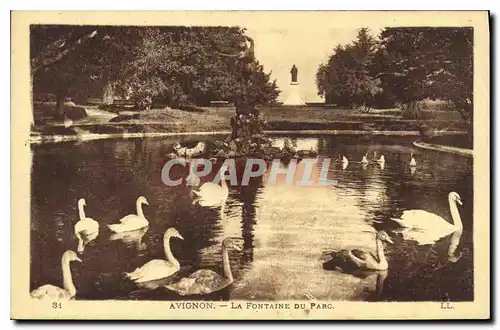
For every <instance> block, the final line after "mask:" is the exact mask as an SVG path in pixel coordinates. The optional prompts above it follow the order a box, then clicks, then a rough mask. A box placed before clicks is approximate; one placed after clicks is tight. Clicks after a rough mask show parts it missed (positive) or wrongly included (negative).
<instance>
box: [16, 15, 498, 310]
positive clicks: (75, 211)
mask: <svg viewBox="0 0 500 330" xmlns="http://www.w3.org/2000/svg"><path fill="white" fill-rule="evenodd" d="M489 43H490V41H489V13H488V12H486V11H475V12H472V11H471V12H466V11H462V12H453V11H450V12H402V11H398V12H390V11H387V12H333V11H331V12H328V11H322V12H314V11H307V12H291V11H290V12H287V11H283V12H277V11H275V12H265V11H262V12H257V11H254V12H238V11H228V12H222V11H215V12H201V11H191V12H190V11H177V12H175V11H169V12H161V11H158V12H153V11H151V12H140V11H138V12H124V11H122V12H112V11H109V12H99V11H88V12H86V11H82V12H76V11H75V12H73V11H71V12H51V11H46V12H13V13H12V49H11V51H12V77H11V79H12V110H11V114H12V124H11V125H12V149H11V150H12V164H11V166H12V173H11V175H12V183H11V187H12V188H11V189H12V219H11V224H12V231H11V241H12V250H11V254H12V263H11V274H12V280H11V317H12V318H14V319H56V320H57V319H86V320H88V319H114V320H130V319H135V320H151V319H156V320H178V319H184V320H200V319H218V320H236V319H241V320H257V319H259V320H260V319H269V320H284V319H289V320H305V319H307V320H362V319H371V320H380V319H385V320H413V319H489V318H490V204H489V203H490V181H489V179H490V176H489V173H490V168H489V164H490V154H489V141H490V132H489V128H490V122H489V121H490V118H489V113H490V104H489V100H490V96H489V95H490V94H489V93H490V86H489V81H490V67H489V48H490V44H489Z"/></svg>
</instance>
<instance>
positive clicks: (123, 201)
mask: <svg viewBox="0 0 500 330" xmlns="http://www.w3.org/2000/svg"><path fill="white" fill-rule="evenodd" d="M290 138H291V141H292V142H293V143H294V144H295V145H296V146H297V147H299V148H305V149H310V148H314V149H316V150H317V151H318V153H319V155H320V158H322V157H330V158H332V163H331V164H330V166H329V169H328V174H327V176H328V179H330V180H332V182H334V184H333V185H330V186H322V185H315V186H300V185H288V184H285V183H284V182H283V180H281V181H280V180H278V181H277V183H276V184H267V183H266V182H265V180H254V181H252V184H251V185H249V186H245V187H230V192H229V196H228V199H227V202H226V204H225V206H224V208H223V209H220V208H215V209H211V208H206V207H202V206H199V205H193V203H192V201H193V195H192V193H190V189H189V188H188V187H186V186H184V185H181V186H176V187H171V186H167V185H165V184H164V183H163V182H162V180H161V171H162V168H163V165H164V163H165V160H166V159H167V158H166V155H167V154H168V153H170V152H172V146H173V144H174V143H176V142H177V141H178V140H177V139H174V138H168V139H166V138H146V139H128V140H126V139H123V140H100V141H89V142H79V143H73V142H68V143H59V144H45V145H33V147H32V148H33V163H32V184H31V187H32V198H31V215H32V219H31V274H30V275H31V277H30V278H31V281H30V285H31V289H35V288H37V287H38V286H40V285H43V284H47V283H50V284H54V285H57V286H62V283H61V282H62V278H61V266H60V264H61V255H62V253H63V252H64V251H65V250H75V251H76V247H77V240H76V238H75V235H74V232H73V226H74V224H75V223H76V222H77V221H78V208H77V201H78V199H79V198H85V200H86V205H87V206H86V208H85V210H86V214H87V216H89V217H91V218H93V219H96V220H97V221H99V223H100V224H101V229H100V233H99V236H98V237H97V239H96V240H94V241H93V242H90V243H89V244H88V245H87V246H86V248H85V251H84V252H83V254H82V256H81V259H82V260H83V263H81V264H80V263H72V264H71V267H72V274H73V280H74V283H75V286H76V288H77V295H76V299H91V300H101V299H146V300H176V299H190V300H192V299H210V300H212V299H216V300H227V299H245V300H250V299H253V300H290V299H300V300H303V299H317V300H355V301H466V300H469V301H470V300H473V242H472V230H473V219H472V214H473V205H472V204H473V178H472V159H469V158H464V157H460V156H456V155H452V154H445V153H436V152H433V151H427V150H425V151H424V150H419V149H415V148H414V147H413V146H412V141H413V140H414V138H413V137H368V136H359V137H352V136H317V137H299V136H297V137H294V136H291V137H290ZM199 139H207V138H206V137H203V138H201V137H200V138H199ZM208 140H210V139H208ZM180 141H181V142H182V143H194V142H196V141H199V140H198V139H197V138H195V137H191V138H190V139H188V140H187V139H185V138H181V139H180ZM274 141H275V144H276V145H280V144H283V138H281V137H276V138H275V140H274ZM373 152H377V154H378V155H381V154H383V155H384V157H385V160H386V162H385V166H383V167H381V166H379V164H377V163H373V164H369V165H367V166H365V165H363V164H361V163H360V162H359V161H360V160H361V158H362V156H363V155H364V154H365V153H368V154H369V156H371V155H372V154H373ZM411 153H414V154H415V158H416V160H417V163H418V166H417V168H416V170H415V169H411V168H410V167H409V161H410V154H411ZM339 154H342V155H345V156H346V157H347V158H348V159H349V160H350V162H349V165H348V166H347V167H346V168H343V166H342V164H341V163H338V162H335V161H334V160H335V159H337V158H338V155H339ZM299 164H300V163H299ZM319 170H320V169H319V165H318V166H315V167H314V169H313V175H314V173H315V172H318V171H319ZM450 191H456V192H457V193H459V194H460V196H461V198H462V201H463V202H464V203H463V206H461V207H460V214H461V217H462V221H463V225H464V229H463V232H462V233H461V235H459V237H457V236H456V235H453V236H452V235H448V236H446V237H443V238H442V239H440V240H439V241H437V242H436V243H435V244H431V245H419V244H418V243H417V242H416V241H413V240H407V239H405V238H404V237H403V235H401V233H400V232H399V226H398V225H397V224H396V223H395V222H394V221H392V220H391V218H397V217H399V216H400V215H401V213H402V212H403V211H404V210H410V209H423V210H426V211H429V212H432V213H435V214H437V215H439V216H441V217H443V218H444V219H446V220H447V221H449V222H451V221H452V220H451V215H450V209H449V206H448V193H449V192H450ZM141 195H142V196H145V197H146V198H147V200H148V201H149V206H148V205H145V206H144V213H145V215H146V217H147V219H148V220H149V223H150V225H149V228H147V230H146V231H143V232H142V233H140V235H139V236H138V237H136V239H130V240H124V239H119V238H118V239H116V237H113V235H111V233H110V232H109V230H108V229H107V227H106V225H107V224H112V223H116V222H117V221H118V219H120V218H122V217H123V216H125V215H127V214H132V213H135V201H136V199H137V197H139V196H141ZM170 227H175V228H176V229H177V230H178V231H179V233H180V234H181V235H182V236H183V237H184V240H177V239H172V241H171V247H172V251H173V254H174V256H176V258H177V259H178V260H179V262H180V264H181V271H180V272H179V273H178V274H177V275H175V276H174V277H172V278H169V279H166V280H164V281H156V282H152V283H147V284H145V285H141V286H137V285H136V284H134V283H133V282H131V281H130V280H128V279H126V278H125V277H124V276H123V274H124V273H125V272H131V271H133V270H134V269H135V268H136V267H139V266H141V265H143V264H144V263H146V262H147V261H149V260H151V259H155V258H159V259H164V258H165V255H164V250H163V239H162V237H163V234H164V232H165V230H167V229H168V228H170ZM382 229H383V230H385V231H386V232H387V233H389V236H390V237H391V238H392V240H393V241H394V243H393V244H387V245H385V254H386V257H387V260H388V263H389V269H388V270H387V271H378V272H365V273H362V274H360V273H354V274H350V273H345V272H341V271H338V270H335V269H334V270H329V269H324V267H323V262H325V261H326V260H328V254H329V253H330V252H332V251H338V250H341V249H350V248H363V249H367V250H369V251H372V252H374V253H375V233H376V231H378V230H382ZM225 237H237V238H239V239H241V241H242V243H243V244H242V245H243V249H242V251H241V252H238V251H234V250H231V251H229V256H230V265H231V269H232V272H233V275H234V283H233V284H232V285H231V286H229V287H227V288H226V289H224V290H222V291H220V292H217V293H215V294H212V295H208V296H196V297H188V298H183V297H180V296H178V295H177V294H175V293H173V292H171V291H169V290H167V289H166V288H165V287H164V285H165V284H166V283H169V282H171V281H174V280H175V279H177V280H178V279H179V277H180V276H185V275H188V274H190V273H191V272H193V271H195V270H197V269H200V268H206V269H212V270H214V271H216V272H218V273H222V257H221V252H220V251H221V242H222V240H223V239H224V238H225ZM457 238H458V239H459V241H458V247H457V249H456V251H453V253H454V254H455V255H457V256H460V257H459V258H456V259H455V260H451V258H449V257H448V252H449V249H450V244H452V246H453V245H454V244H453V241H455V243H456V240H457ZM457 259H458V260H457Z"/></svg>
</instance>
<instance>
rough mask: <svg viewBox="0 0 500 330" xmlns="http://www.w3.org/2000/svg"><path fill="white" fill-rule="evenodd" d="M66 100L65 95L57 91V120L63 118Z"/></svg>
mask: <svg viewBox="0 0 500 330" xmlns="http://www.w3.org/2000/svg"><path fill="white" fill-rule="evenodd" d="M65 99H66V93H64V92H62V91H59V92H58V93H57V100H56V109H55V117H56V118H57V119H62V118H64V100H65Z"/></svg>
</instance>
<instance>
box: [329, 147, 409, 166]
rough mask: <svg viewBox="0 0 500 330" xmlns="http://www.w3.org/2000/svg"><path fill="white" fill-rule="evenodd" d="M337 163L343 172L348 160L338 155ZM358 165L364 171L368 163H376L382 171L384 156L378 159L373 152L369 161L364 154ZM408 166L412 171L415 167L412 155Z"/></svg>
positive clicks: (366, 154)
mask: <svg viewBox="0 0 500 330" xmlns="http://www.w3.org/2000/svg"><path fill="white" fill-rule="evenodd" d="M338 161H340V162H341V163H342V169H344V170H345V169H346V168H347V166H348V165H349V159H347V157H346V156H345V155H339V159H338ZM359 163H361V164H362V165H363V169H365V168H366V166H367V165H368V164H370V163H377V164H379V165H380V168H382V169H383V168H384V167H385V156H384V155H380V157H378V158H377V152H376V151H374V152H373V157H372V158H371V159H368V153H365V154H364V155H363V157H362V158H361V161H360V162H359ZM409 166H410V168H413V169H414V168H415V167H416V166H417V161H416V160H415V157H414V155H413V153H411V155H410V163H409Z"/></svg>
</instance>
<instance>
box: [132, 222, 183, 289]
mask: <svg viewBox="0 0 500 330" xmlns="http://www.w3.org/2000/svg"><path fill="white" fill-rule="evenodd" d="M171 237H176V238H178V239H182V240H183V239H184V238H183V237H182V236H181V234H179V232H178V231H177V230H176V229H175V228H169V229H167V231H165V234H164V235H163V248H164V249H165V257H166V259H167V260H163V259H154V260H151V261H148V262H147V263H145V264H144V265H143V266H142V267H139V268H136V269H135V270H134V271H133V272H131V273H126V276H127V277H128V278H129V279H131V280H132V281H134V282H135V283H142V282H148V281H153V280H157V279H160V278H166V277H169V276H171V275H173V274H175V273H176V272H178V271H179V269H181V267H180V264H179V261H177V259H175V257H174V255H173V254H172V251H171V250H170V238H171Z"/></svg>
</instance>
